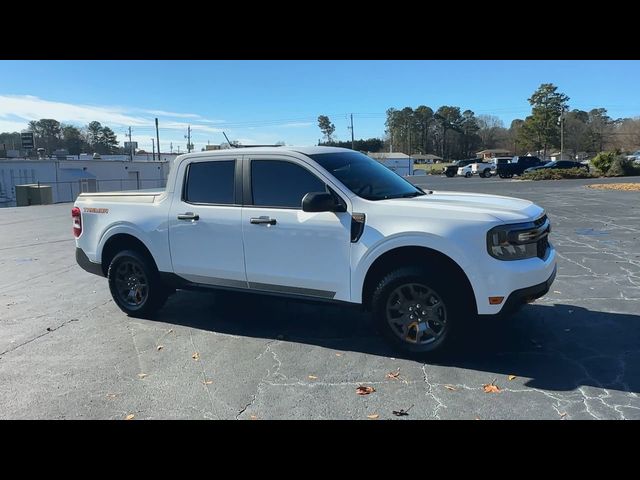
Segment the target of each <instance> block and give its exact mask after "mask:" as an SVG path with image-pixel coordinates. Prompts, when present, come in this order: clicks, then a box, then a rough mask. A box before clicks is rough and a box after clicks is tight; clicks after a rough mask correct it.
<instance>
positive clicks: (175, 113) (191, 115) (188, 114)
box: [142, 110, 204, 121]
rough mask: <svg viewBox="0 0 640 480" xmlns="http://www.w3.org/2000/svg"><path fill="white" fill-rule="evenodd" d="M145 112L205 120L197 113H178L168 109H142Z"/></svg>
mask: <svg viewBox="0 0 640 480" xmlns="http://www.w3.org/2000/svg"><path fill="white" fill-rule="evenodd" d="M142 111H143V112H145V113H148V114H150V115H158V116H161V117H173V118H197V119H200V120H201V121H203V120H204V119H203V118H202V117H201V116H200V115H198V114H197V113H178V112H167V111H166V110H142Z"/></svg>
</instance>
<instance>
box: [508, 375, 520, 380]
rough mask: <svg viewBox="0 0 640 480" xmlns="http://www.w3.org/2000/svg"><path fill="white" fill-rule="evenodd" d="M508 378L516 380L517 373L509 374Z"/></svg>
mask: <svg viewBox="0 0 640 480" xmlns="http://www.w3.org/2000/svg"><path fill="white" fill-rule="evenodd" d="M508 378H509V380H515V379H516V378H518V377H516V376H515V375H509V377H508Z"/></svg>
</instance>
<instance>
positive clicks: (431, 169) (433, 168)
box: [413, 163, 451, 175]
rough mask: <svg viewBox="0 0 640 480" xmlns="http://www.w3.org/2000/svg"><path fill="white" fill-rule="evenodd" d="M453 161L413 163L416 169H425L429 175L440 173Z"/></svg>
mask: <svg viewBox="0 0 640 480" xmlns="http://www.w3.org/2000/svg"><path fill="white" fill-rule="evenodd" d="M449 165H451V163H417V164H414V165H413V169H414V170H424V171H425V173H426V174H427V175H429V174H432V175H439V174H441V173H442V172H443V171H444V169H445V168H446V167H447V166H449Z"/></svg>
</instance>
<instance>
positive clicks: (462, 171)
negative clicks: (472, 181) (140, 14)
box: [457, 163, 475, 178]
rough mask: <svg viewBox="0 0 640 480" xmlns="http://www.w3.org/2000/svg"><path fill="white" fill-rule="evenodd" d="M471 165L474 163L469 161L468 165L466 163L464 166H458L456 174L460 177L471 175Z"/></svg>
mask: <svg viewBox="0 0 640 480" xmlns="http://www.w3.org/2000/svg"><path fill="white" fill-rule="evenodd" d="M473 165H475V163H470V164H469V165H466V166H464V167H459V168H458V172H457V174H458V175H459V176H460V177H466V178H469V177H471V176H472V175H473V169H472V168H473Z"/></svg>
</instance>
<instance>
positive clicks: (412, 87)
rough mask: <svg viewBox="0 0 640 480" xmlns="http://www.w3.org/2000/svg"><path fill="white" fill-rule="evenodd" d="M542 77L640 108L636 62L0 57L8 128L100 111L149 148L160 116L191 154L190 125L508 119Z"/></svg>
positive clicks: (358, 127) (314, 134) (197, 132)
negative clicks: (403, 111)
mask: <svg viewBox="0 0 640 480" xmlns="http://www.w3.org/2000/svg"><path fill="white" fill-rule="evenodd" d="M541 83H553V84H555V85H557V86H558V87H559V91H561V92H563V93H565V94H567V95H569V97H570V100H569V106H570V108H580V109H583V110H590V109H592V108H598V107H604V108H606V109H607V110H608V112H609V115H610V116H611V117H613V118H618V117H637V116H640V61H636V60H618V61H613V60H604V61H594V60H589V61H583V60H566V61H563V60H552V61H533V60H518V61H511V60H437V61H436V60H433V61H432V60H428V61H427V60H418V61H405V60H403V61H400V60H398V61H395V60H394V61H386V60H385V61H382V60H367V61H359V60H336V61H329V60H307V61H299V60H282V61H270V60H259V61H231V60H225V61H217V60H216V61H213V60H212V61H184V60H175V61H169V60H166V61H144V60H143V61H131V60H128V61H103V60H93V61H79V60H70V61H49V60H48V61H34V60H29V61H26V60H25V61H6V60H5V61H0V132H5V131H20V130H23V129H25V128H26V125H27V122H28V121H29V120H38V119H40V118H54V119H56V120H59V121H61V122H64V123H69V124H74V125H77V126H83V125H86V124H87V123H89V122H90V121H92V120H97V121H99V122H101V123H103V124H104V125H107V126H109V127H111V128H112V129H113V130H114V131H115V133H116V134H117V136H118V140H119V141H120V142H123V141H124V140H125V132H126V131H127V129H128V127H132V139H133V140H134V141H138V143H139V148H142V149H145V150H149V151H150V150H151V138H152V137H153V136H155V127H154V118H155V117H157V118H158V120H159V125H160V143H161V146H162V151H163V152H169V150H170V147H171V145H170V144H173V151H174V152H176V151H178V148H180V152H184V151H185V149H186V143H187V141H186V139H185V138H184V136H185V135H186V133H187V127H188V125H191V128H192V132H193V133H192V142H193V143H194V145H195V149H196V150H198V151H199V150H200V149H201V148H202V147H203V146H204V145H206V144H207V143H211V144H220V143H222V142H225V138H224V136H223V133H222V132H225V133H226V134H227V136H228V137H229V138H230V139H231V140H238V141H240V142H242V143H244V144H257V143H260V144H264V143H275V142H278V141H282V142H285V143H286V144H287V145H315V144H316V142H317V141H318V140H319V139H320V138H321V137H322V134H321V133H320V130H319V129H318V126H317V117H318V115H328V116H329V118H330V119H331V121H332V122H333V123H334V124H335V126H336V131H335V135H334V136H335V137H336V138H337V139H338V140H350V139H351V132H350V130H349V129H348V126H349V115H350V114H351V113H353V119H354V133H355V137H356V138H370V137H382V136H383V135H384V128H385V127H384V121H385V111H386V110H387V109H388V108H390V107H394V108H398V109H400V108H403V107H405V106H410V107H413V108H415V107H417V106H418V105H427V106H429V107H431V108H433V110H436V109H437V108H438V107H440V106H442V105H454V106H459V107H460V108H461V110H463V111H464V110H467V109H470V110H472V111H474V112H475V113H476V115H480V114H489V115H496V116H498V117H499V118H501V119H502V120H503V122H504V124H505V126H506V127H508V126H509V124H510V123H511V120H513V119H514V118H524V117H526V116H527V115H528V114H529V113H530V108H531V107H530V105H529V103H528V102H527V98H529V97H530V96H531V94H532V93H533V92H534V91H535V89H536V88H538V86H540V84H541Z"/></svg>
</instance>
